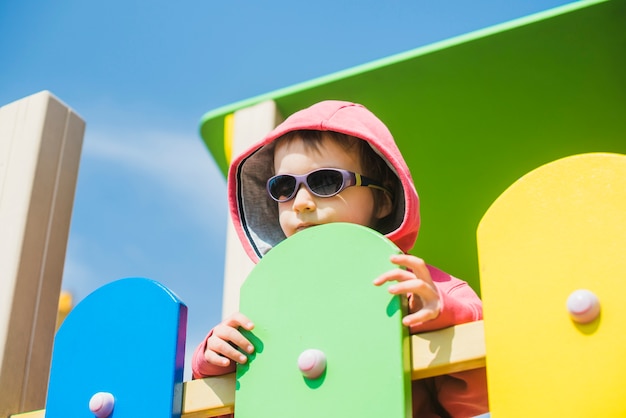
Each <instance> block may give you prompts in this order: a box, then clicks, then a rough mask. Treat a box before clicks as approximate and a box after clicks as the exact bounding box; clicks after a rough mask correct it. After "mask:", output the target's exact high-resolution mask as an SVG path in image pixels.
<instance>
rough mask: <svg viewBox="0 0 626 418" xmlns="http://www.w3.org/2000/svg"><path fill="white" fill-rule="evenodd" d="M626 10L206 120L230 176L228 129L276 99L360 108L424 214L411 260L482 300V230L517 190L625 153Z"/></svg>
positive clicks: (316, 83) (353, 72)
mask: <svg viewBox="0 0 626 418" xmlns="http://www.w3.org/2000/svg"><path fill="white" fill-rule="evenodd" d="M625 28H626V1H624V0H610V1H580V2H575V3H571V4H568V5H565V6H561V7H558V8H555V9H552V10H548V11H545V12H542V13H539V14H535V15H532V16H528V17H526V18H522V19H517V20H514V21H511V22H507V23H504V24H501V25H497V26H494V27H491V28H487V29H483V30H480V31H477V32H473V33H470V34H467V35H464V36H460V37H456V38H453V39H450V40H447V41H443V42H439V43H436V44H433V45H430V46H426V47H422V48H418V49H415V50H412V51H408V52H406V53H402V54H398V55H394V56H391V57H388V58H385V59H382V60H378V61H374V62H371V63H368V64H365V65H361V66H358V67H355V68H352V69H349V70H346V71H342V72H339V73H335V74H332V75H329V76H326V77H322V78H319V79H315V80H311V81H309V82H305V83H301V84H298V85H295V86H292V87H288V88H285V89H281V90H277V91H274V92H271V93H268V94H265V95H261V96H258V97H254V98H251V99H248V100H244V101H241V102H238V103H234V104H232V105H228V106H225V107H222V108H219V109H216V110H213V111H211V112H208V113H207V114H206V115H205V116H204V117H203V119H202V122H201V136H202V138H203V139H204V141H205V142H206V144H207V146H208V148H209V150H210V152H211V154H212V155H213V158H214V159H215V161H216V163H217V165H218V166H219V167H220V169H221V170H222V172H223V173H226V170H227V162H226V158H225V155H224V139H223V138H224V118H225V117H226V116H227V115H229V114H232V112H234V111H235V110H237V109H241V108H245V107H248V106H251V105H254V104H256V103H259V102H262V101H265V100H270V99H271V100H274V101H275V102H276V103H277V106H278V108H279V110H280V112H281V113H282V114H283V116H288V115H289V114H291V113H293V112H295V111H297V110H299V109H302V108H304V107H307V106H309V105H311V104H312V103H314V102H317V101H320V100H324V99H341V100H350V101H355V102H359V103H363V104H364V105H366V106H367V107H368V108H370V109H371V110H372V111H373V112H374V113H375V114H377V115H378V116H379V117H380V118H381V119H382V120H383V121H384V122H385V123H386V124H387V125H388V127H389V128H390V130H391V131H392V133H393V134H394V137H395V138H396V141H397V142H398V145H399V147H400V149H401V150H402V152H403V154H404V156H405V158H406V160H407V163H408V165H409V167H410V168H411V171H412V174H413V177H414V180H415V182H416V185H417V189H418V192H419V194H420V197H421V203H422V205H421V206H422V209H421V212H422V229H421V231H420V236H419V238H418V241H417V245H416V247H415V248H414V250H413V251H412V252H414V253H415V254H419V255H420V256H421V257H423V258H424V259H426V260H427V261H428V262H429V263H431V264H434V265H437V266H438V267H441V268H443V269H444V270H446V271H448V272H450V273H451V274H453V275H456V276H458V277H460V278H463V279H465V280H467V281H468V282H470V284H471V285H472V286H473V287H474V289H476V290H478V267H477V256H476V228H477V226H478V222H479V220H480V218H481V217H482V215H483V214H484V213H485V211H486V210H487V208H488V207H489V206H490V204H491V203H492V202H493V201H494V200H495V199H496V198H497V197H498V196H499V195H500V193H502V192H503V191H504V190H505V189H506V188H507V187H508V186H509V185H511V184H512V183H513V182H514V181H515V180H517V179H518V178H520V177H521V176H522V175H524V174H526V173H527V172H529V171H531V170H533V169H535V168H537V167H538V166H540V165H542V164H544V163H547V162H550V161H553V160H556V159H558V158H561V157H564V156H568V155H572V154H578V153H584V152H592V151H607V152H617V153H626V116H625V115H626V30H625Z"/></svg>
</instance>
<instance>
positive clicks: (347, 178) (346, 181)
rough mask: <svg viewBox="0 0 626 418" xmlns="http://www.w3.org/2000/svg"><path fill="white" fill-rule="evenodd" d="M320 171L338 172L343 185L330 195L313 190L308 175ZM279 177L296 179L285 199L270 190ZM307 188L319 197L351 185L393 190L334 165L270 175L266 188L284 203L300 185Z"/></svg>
mask: <svg viewBox="0 0 626 418" xmlns="http://www.w3.org/2000/svg"><path fill="white" fill-rule="evenodd" d="M318 171H334V172H338V173H340V174H341V178H342V182H341V186H340V187H339V189H338V190H337V191H336V192H334V193H331V194H328V195H322V194H319V193H315V192H314V191H313V190H311V187H310V186H309V182H308V177H309V176H310V175H311V174H314V173H317V172H318ZM279 177H291V178H294V179H295V180H296V184H295V186H294V188H293V191H292V192H291V194H290V195H289V196H288V197H287V198H285V199H276V198H275V197H274V196H272V193H271V191H270V184H271V183H272V181H273V180H275V179H277V178H279ZM303 184H304V186H305V187H306V188H307V190H308V191H309V192H311V193H312V194H313V195H314V196H317V197H333V196H336V195H338V194H339V193H341V192H342V191H343V190H344V189H346V188H347V187H351V186H361V187H371V188H373V189H378V190H382V191H384V192H385V193H387V194H389V195H390V196H392V194H391V192H390V191H389V190H387V189H386V188H385V187H383V185H382V184H380V183H379V182H378V181H376V180H373V179H370V178H369V177H365V176H363V175H361V174H359V173H355V172H353V171H348V170H344V169H341V168H332V167H328V168H317V169H315V170H313V171H309V172H308V173H305V174H277V175H275V176H272V177H270V178H269V179H268V180H267V183H266V184H265V189H266V190H267V194H268V195H269V196H270V197H271V198H272V199H273V200H275V201H276V202H279V203H283V202H288V201H290V200H291V199H293V198H294V197H295V196H296V194H297V193H298V190H300V186H301V185H303Z"/></svg>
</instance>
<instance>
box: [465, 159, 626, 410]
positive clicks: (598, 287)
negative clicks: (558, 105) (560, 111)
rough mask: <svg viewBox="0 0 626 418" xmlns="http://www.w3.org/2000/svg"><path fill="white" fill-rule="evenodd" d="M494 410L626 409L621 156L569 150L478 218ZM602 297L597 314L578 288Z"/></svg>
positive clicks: (625, 179)
mask: <svg viewBox="0 0 626 418" xmlns="http://www.w3.org/2000/svg"><path fill="white" fill-rule="evenodd" d="M478 251H479V266H480V273H481V288H482V295H483V301H484V314H485V340H486V350H487V375H488V382H489V396H490V409H491V412H492V417H496V418H500V417H504V418H509V417H531V416H532V417H540V416H541V417H568V418H572V417H623V416H626V396H625V389H624V388H625V384H624V383H625V381H626V355H625V350H624V347H626V303H625V302H624V298H625V297H624V294H625V293H626V156H625V155H621V154H610V153H592V154H582V155H575V156H571V157H567V158H563V159H560V160H557V161H555V162H552V163H550V164H547V165H544V166H542V167H540V168H538V169H536V170H534V171H532V172H531V173H529V174H527V175H526V176H524V177H522V178H521V179H520V180H518V181H517V182H516V183H515V184H513V186H511V187H510V188H509V189H508V190H506V191H505V192H504V193H503V194H502V195H501V196H500V197H499V198H498V199H497V200H496V201H495V203H494V204H493V205H492V206H491V207H490V208H489V210H488V211H487V213H486V214H485V216H484V218H483V219H482V221H481V223H480V225H479V227H478ZM578 289H587V290H589V291H591V292H593V293H594V294H595V295H596V296H597V298H598V300H599V303H600V308H601V311H600V314H599V316H598V317H597V318H596V319H595V320H593V321H592V322H590V323H587V324H580V323H577V322H575V321H574V320H573V319H572V318H571V317H570V314H569V312H568V308H567V299H568V297H569V296H570V294H571V293H572V292H574V291H575V290H578Z"/></svg>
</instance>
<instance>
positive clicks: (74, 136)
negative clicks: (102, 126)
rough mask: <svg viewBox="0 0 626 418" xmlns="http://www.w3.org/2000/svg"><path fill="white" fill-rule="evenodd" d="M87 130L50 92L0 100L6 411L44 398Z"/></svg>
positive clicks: (0, 407)
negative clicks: (3, 102)
mask: <svg viewBox="0 0 626 418" xmlns="http://www.w3.org/2000/svg"><path fill="white" fill-rule="evenodd" d="M84 130H85V123H84V122H83V120H82V119H81V118H80V117H79V116H77V115H76V113H74V111H72V110H71V109H70V108H68V107H67V106H66V105H64V104H63V103H61V102H60V101H59V100H58V99H57V98H55V97H54V96H53V95H52V94H51V93H50V92H47V91H43V92H40V93H37V94H34V95H32V96H29V97H26V98H24V99H21V100H18V101H16V102H14V103H11V104H8V105H6V106H3V107H0V417H5V416H7V415H8V414H10V413H18V412H22V411H32V410H35V409H40V408H43V407H44V405H45V398H46V387H47V382H48V373H49V368H50V357H51V352H52V343H53V338H54V331H55V322H56V318H57V308H58V301H59V293H60V289H61V280H62V276H63V263H64V261H65V251H66V245H67V238H68V234H69V226H70V217H71V213H72V205H73V201H74V190H75V186H76V176H77V172H78V165H79V159H80V153H81V148H82V140H83V134H84Z"/></svg>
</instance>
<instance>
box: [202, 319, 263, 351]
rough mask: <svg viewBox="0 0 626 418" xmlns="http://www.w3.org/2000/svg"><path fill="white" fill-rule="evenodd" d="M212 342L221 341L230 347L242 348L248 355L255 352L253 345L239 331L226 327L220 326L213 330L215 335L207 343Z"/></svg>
mask: <svg viewBox="0 0 626 418" xmlns="http://www.w3.org/2000/svg"><path fill="white" fill-rule="evenodd" d="M212 340H213V342H216V341H215V340H221V341H224V342H226V343H230V344H227V345H228V346H229V347H230V346H231V345H234V346H235V347H236V348H240V349H242V350H243V351H246V352H248V353H252V352H253V351H254V346H253V345H252V343H251V342H250V341H249V340H248V339H247V338H246V337H244V336H243V334H242V333H241V332H239V330H237V329H235V328H232V327H229V326H226V325H218V326H217V327H215V328H214V329H213V335H212V336H211V337H209V339H208V340H207V343H210V342H211V341H212ZM220 346H221V344H220Z"/></svg>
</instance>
